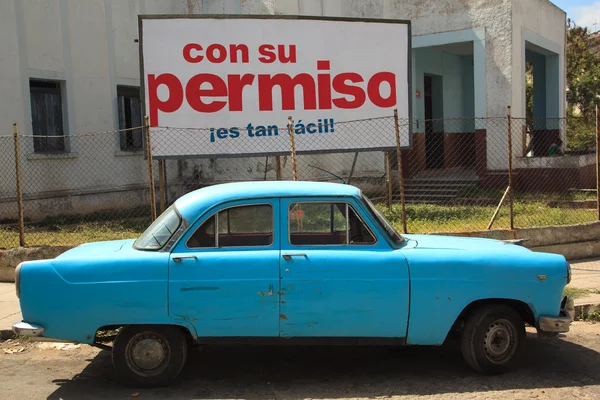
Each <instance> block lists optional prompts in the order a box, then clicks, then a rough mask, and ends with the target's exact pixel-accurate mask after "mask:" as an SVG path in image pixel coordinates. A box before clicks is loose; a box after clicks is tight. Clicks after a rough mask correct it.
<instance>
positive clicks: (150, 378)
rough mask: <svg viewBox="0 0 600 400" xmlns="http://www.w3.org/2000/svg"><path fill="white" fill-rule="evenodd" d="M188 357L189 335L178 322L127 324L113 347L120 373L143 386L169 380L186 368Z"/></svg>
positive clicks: (116, 368)
mask: <svg viewBox="0 0 600 400" xmlns="http://www.w3.org/2000/svg"><path fill="white" fill-rule="evenodd" d="M186 358H187V341H186V337H185V335H184V334H183V332H182V330H181V329H180V328H178V327H175V326H163V325H140V326H136V325H132V326H126V327H125V328H123V329H122V330H121V332H119V335H118V336H117V338H116V340H115V343H114V347H113V351H112V361H113V365H114V367H115V370H116V371H117V373H118V374H119V376H120V377H121V378H122V379H123V380H124V381H125V383H127V384H130V385H133V386H141V387H158V386H164V385H167V384H169V383H170V382H172V381H173V380H174V379H175V378H176V377H177V376H178V375H179V373H180V372H181V370H182V369H183V366H184V365H185V361H186Z"/></svg>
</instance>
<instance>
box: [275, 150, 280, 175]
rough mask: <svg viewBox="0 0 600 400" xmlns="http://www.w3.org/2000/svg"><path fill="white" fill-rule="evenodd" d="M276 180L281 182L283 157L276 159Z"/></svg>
mask: <svg viewBox="0 0 600 400" xmlns="http://www.w3.org/2000/svg"><path fill="white" fill-rule="evenodd" d="M275 179H277V180H278V181H280V180H281V156H276V157H275Z"/></svg>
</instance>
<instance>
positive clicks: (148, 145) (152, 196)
mask: <svg viewBox="0 0 600 400" xmlns="http://www.w3.org/2000/svg"><path fill="white" fill-rule="evenodd" d="M144 131H145V133H146V158H147V159H148V180H149V181H150V215H151V216H152V221H153V222H154V220H155V219H156V197H155V196H156V193H155V189H154V169H153V168H152V144H151V143H150V119H149V118H148V117H147V116H146V117H144Z"/></svg>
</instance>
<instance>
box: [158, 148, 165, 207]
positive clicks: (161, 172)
mask: <svg viewBox="0 0 600 400" xmlns="http://www.w3.org/2000/svg"><path fill="white" fill-rule="evenodd" d="M158 191H159V193H160V197H159V202H160V213H161V214H162V213H163V212H164V211H165V197H166V196H165V160H163V159H160V160H158Z"/></svg>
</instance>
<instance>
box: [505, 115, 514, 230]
mask: <svg viewBox="0 0 600 400" xmlns="http://www.w3.org/2000/svg"><path fill="white" fill-rule="evenodd" d="M506 120H507V123H508V202H509V207H510V230H511V231H514V230H515V220H514V206H515V191H514V186H513V176H512V129H511V114H510V106H508V107H507V108H506Z"/></svg>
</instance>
